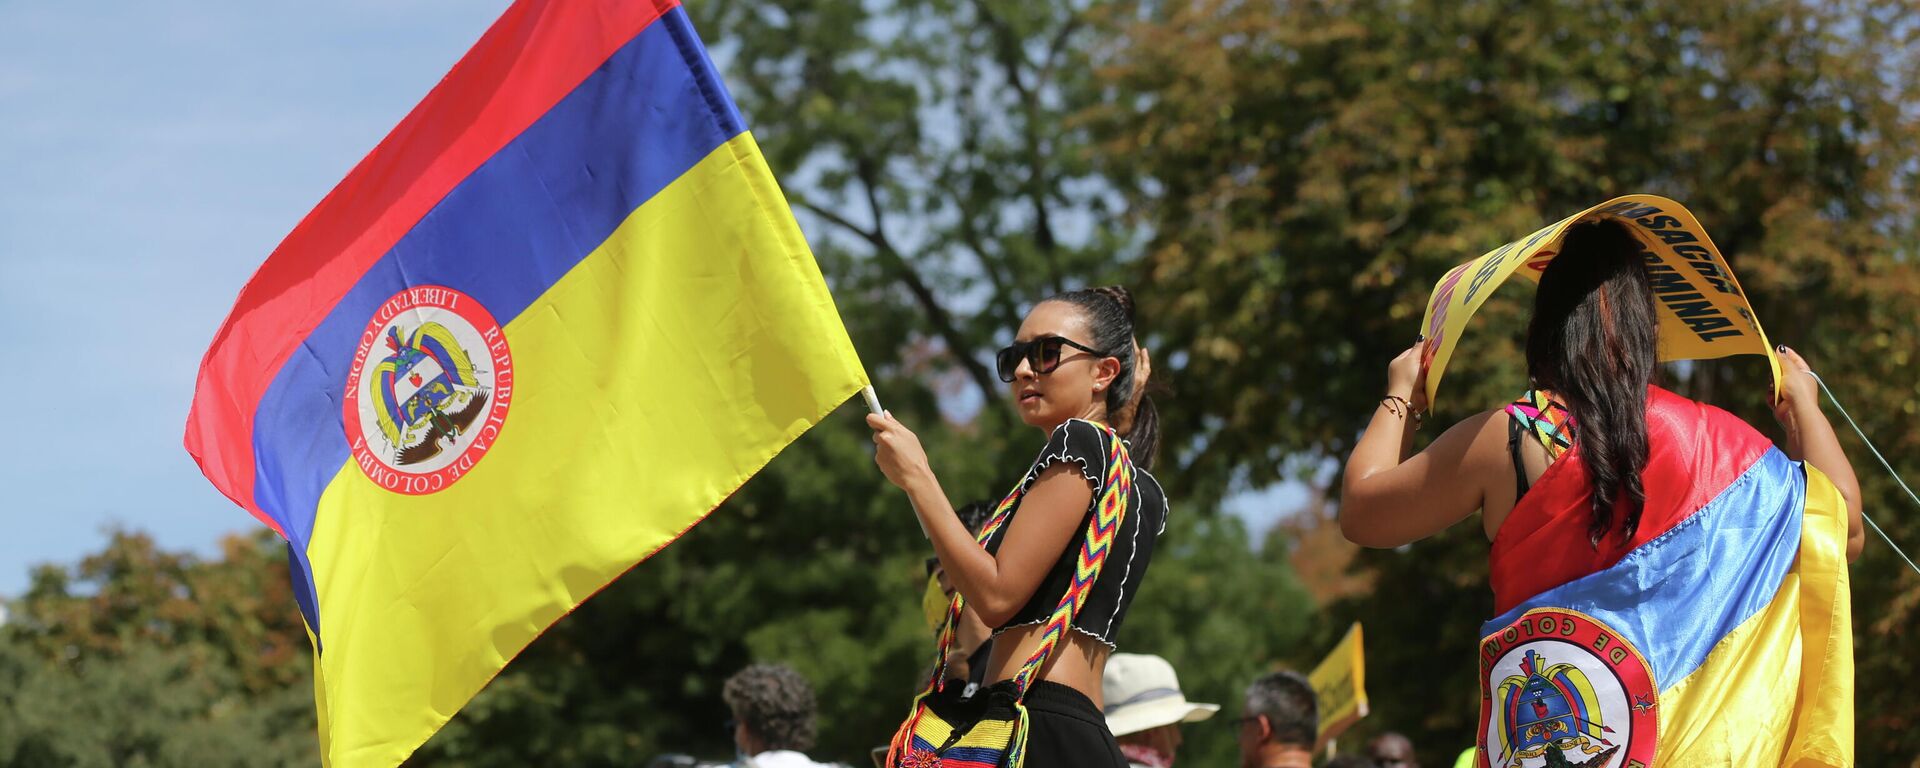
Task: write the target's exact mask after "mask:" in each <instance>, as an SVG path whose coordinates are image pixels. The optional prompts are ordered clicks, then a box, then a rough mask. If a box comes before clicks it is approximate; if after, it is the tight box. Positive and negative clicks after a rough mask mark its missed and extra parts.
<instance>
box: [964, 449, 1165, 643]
mask: <svg viewBox="0 0 1920 768" xmlns="http://www.w3.org/2000/svg"><path fill="white" fill-rule="evenodd" d="M1110 439H1113V438H1112V437H1110V436H1109V434H1108V432H1107V431H1106V430H1104V429H1101V428H1100V427H1099V426H1097V425H1095V424H1094V423H1093V422H1090V421H1086V420H1084V419H1069V420H1068V421H1067V422H1066V423H1065V424H1061V425H1060V426H1059V427H1056V428H1054V430H1053V436H1052V437H1051V438H1050V439H1048V440H1047V445H1046V448H1044V449H1042V450H1041V451H1040V456H1039V458H1037V459H1034V462H1033V466H1032V467H1031V468H1029V469H1028V470H1027V474H1026V478H1025V479H1023V480H1021V483H1022V485H1023V486H1031V485H1032V484H1033V481H1035V480H1037V479H1039V477H1040V474H1041V473H1042V472H1044V471H1045V470H1046V469H1047V468H1048V467H1051V466H1053V465H1055V464H1058V463H1060V462H1072V463H1074V464H1077V465H1079V468H1080V474H1081V475H1082V476H1084V477H1085V478H1086V479H1087V482H1088V483H1090V484H1092V486H1093V497H1092V499H1091V500H1089V501H1088V503H1087V511H1086V514H1085V516H1083V517H1082V518H1081V521H1080V525H1079V527H1078V528H1076V529H1075V531H1076V535H1075V536H1074V537H1073V538H1072V539H1070V540H1068V542H1067V546H1066V548H1065V549H1063V550H1062V551H1061V552H1060V556H1059V559H1057V560H1056V561H1055V562H1054V564H1053V568H1052V569H1050V570H1048V571H1047V575H1046V577H1045V578H1044V579H1042V580H1041V581H1040V586H1039V588H1037V589H1035V590H1034V592H1033V597H1031V598H1028V600H1027V604H1026V605H1025V606H1022V607H1021V608H1020V610H1019V612H1018V613H1015V614H1014V615H1013V618H1011V619H1008V620H1007V623H1005V624H1003V625H1001V626H999V627H996V628H994V631H993V633H994V635H996V636H998V635H999V634H1000V633H1001V632H1005V631H1006V630H1008V629H1011V628H1013V627H1019V626H1025V625H1029V624H1043V623H1045V622H1046V620H1047V619H1048V618H1049V617H1050V616H1052V615H1053V610H1054V608H1056V607H1058V606H1059V604H1060V596H1061V595H1064V594H1066V592H1067V588H1068V587H1069V586H1071V585H1072V584H1073V572H1074V565H1075V562H1076V560H1078V558H1079V557H1080V546H1081V544H1082V543H1084V542H1085V540H1086V537H1085V535H1084V532H1085V531H1086V527H1087V523H1088V522H1089V521H1090V520H1091V519H1092V516H1093V514H1094V505H1095V504H1096V503H1098V501H1099V498H1100V486H1101V483H1102V482H1103V480H1104V478H1106V476H1107V470H1108V469H1109V467H1107V465H1106V464H1107V457H1108V455H1109V454H1110V451H1109V450H1108V443H1107V441H1108V440H1110ZM1023 503H1024V500H1023ZM1009 514H1010V515H1018V514H1020V508H1019V506H1018V505H1016V506H1015V507H1014V508H1013V511H1012V512H1011V513H1009ZM1012 522H1013V521H1012V518H1011V517H1009V519H1008V520H1007V525H1004V526H1002V527H1001V528H1000V530H999V531H997V532H995V533H994V535H993V537H992V538H990V539H988V540H987V542H986V548H987V552H989V553H997V552H999V551H1000V544H1001V542H1002V541H1004V540H1005V539H1006V536H1007V531H1008V530H1009V529H1011V528H1012V527H1013V526H1012ZM1166 528H1167V495H1166V491H1164V490H1162V489H1161V487H1160V481H1158V480H1155V479H1154V477H1153V475H1151V474H1148V473H1147V472H1146V471H1145V470H1141V469H1139V468H1137V467H1136V468H1135V469H1134V482H1133V492H1132V494H1131V495H1130V497H1129V498H1128V500H1127V512H1126V517H1125V518H1123V519H1122V520H1121V521H1120V530H1119V531H1118V532H1117V533H1116V534H1115V535H1114V542H1113V550H1112V551H1111V552H1109V553H1108V554H1107V561H1106V565H1105V566H1103V567H1102V569H1101V571H1100V578H1099V579H1098V580H1096V581H1095V582H1094V584H1093V590H1092V591H1091V592H1089V593H1088V596H1087V604H1086V605H1084V606H1081V608H1080V613H1079V615H1077V616H1075V617H1074V619H1073V628H1074V629H1076V630H1078V631H1080V632H1081V633H1084V634H1087V635H1091V636H1093V637H1095V638H1097V639H1099V640H1100V642H1102V643H1105V644H1106V645H1107V647H1108V648H1114V647H1117V644H1116V638H1117V637H1118V636H1119V632H1120V625H1121V623H1122V622H1124V621H1125V620H1126V615H1127V606H1129V605H1131V604H1132V603H1133V598H1134V596H1136V595H1138V594H1139V593H1140V584H1141V582H1142V581H1144V580H1145V579H1146V576H1147V565H1148V564H1149V563H1151V562H1152V561H1153V546H1154V543H1155V542H1156V541H1157V540H1158V539H1159V538H1160V534H1162V533H1165V532H1166Z"/></svg>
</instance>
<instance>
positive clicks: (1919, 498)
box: [1807, 371, 1920, 573]
mask: <svg viewBox="0 0 1920 768" xmlns="http://www.w3.org/2000/svg"><path fill="white" fill-rule="evenodd" d="M1807 375H1809V376H1812V377H1813V380H1814V381H1816V382H1819V384H1820V391H1822V392H1825V393H1827V402H1830V403H1833V407H1834V408H1837V409H1839V411H1840V416H1841V417H1843V418H1845V419H1846V420H1847V426H1849V427H1853V433H1854V434H1856V435H1859V436H1860V442H1862V443H1865V444H1866V446H1867V450H1869V451H1872V452H1873V457H1874V458H1876V459H1879V460H1880V466H1882V467H1886V468H1887V474H1889V475H1892V476H1893V481H1894V482H1895V483H1899V484H1900V490H1903V491H1906V492H1907V498H1909V499H1913V504H1914V506H1915V507H1920V494H1915V493H1914V492H1913V489H1912V488H1909V487H1907V481H1905V480H1902V479H1900V473H1898V472H1895V471H1893V465H1892V464H1889V463H1887V457H1885V456H1882V455H1880V449H1879V448H1875V447H1873V441H1872V440H1868V439H1867V433H1866V432H1863V431H1861V430H1860V425H1859V424H1858V423H1855V422H1854V420H1853V414H1850V413H1847V407H1846V406H1844V405H1841V404H1840V400H1839V398H1836V397H1834V396H1833V390H1831V389H1828V388H1827V380H1826V379H1823V378H1820V374H1817V373H1814V372H1813V371H1807ZM1860 519H1862V520H1865V521H1867V525H1868V526H1871V527H1872V528H1873V532H1874V533H1877V534H1880V538H1881V539H1882V540H1884V541H1886V542H1887V546H1888V547H1891V548H1892V549H1893V553H1894V554H1896V555H1899V556H1900V559H1902V560H1905V561H1907V567H1908V568H1912V569H1913V572H1914V573H1920V565H1914V564H1913V558H1911V557H1907V553H1906V552H1903V551H1901V550H1900V545H1898V544H1895V543H1893V539H1892V538H1891V537H1889V536H1887V532H1886V531H1883V530H1881V529H1880V524H1879V523H1875V522H1874V521H1873V518H1871V517H1867V512H1866V510H1861V511H1860Z"/></svg>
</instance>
